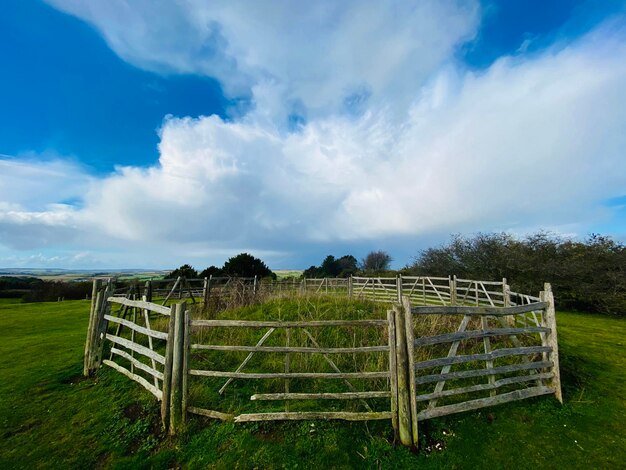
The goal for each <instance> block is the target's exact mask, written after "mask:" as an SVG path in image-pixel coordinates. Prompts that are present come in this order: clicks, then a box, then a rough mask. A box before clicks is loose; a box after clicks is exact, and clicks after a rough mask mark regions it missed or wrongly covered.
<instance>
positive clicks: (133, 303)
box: [107, 297, 170, 316]
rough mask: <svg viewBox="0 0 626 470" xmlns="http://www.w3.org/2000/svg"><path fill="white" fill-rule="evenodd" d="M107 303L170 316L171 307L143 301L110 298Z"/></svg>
mask: <svg viewBox="0 0 626 470" xmlns="http://www.w3.org/2000/svg"><path fill="white" fill-rule="evenodd" d="M107 301H109V302H113V303H115V304H121V305H126V306H127V307H137V308H142V309H145V310H150V311H151V312H156V313H160V314H161V315H168V316H169V315H170V308H169V307H164V306H163V305H158V304H153V303H151V302H144V301H143V300H130V299H127V298H125V297H109V298H108V299H107Z"/></svg>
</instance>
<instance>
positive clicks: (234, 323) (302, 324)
mask: <svg viewBox="0 0 626 470" xmlns="http://www.w3.org/2000/svg"><path fill="white" fill-rule="evenodd" d="M386 324H387V320H319V321H252V320H192V322H191V326H196V327H211V326H213V327H247V328H309V327H325V326H384V325H386Z"/></svg>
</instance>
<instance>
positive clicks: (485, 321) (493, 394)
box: [480, 299, 496, 397]
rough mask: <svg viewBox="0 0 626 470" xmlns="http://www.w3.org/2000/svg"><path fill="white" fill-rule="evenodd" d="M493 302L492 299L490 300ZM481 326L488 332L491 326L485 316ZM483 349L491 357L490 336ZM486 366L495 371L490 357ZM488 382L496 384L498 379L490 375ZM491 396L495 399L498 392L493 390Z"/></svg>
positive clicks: (485, 340)
mask: <svg viewBox="0 0 626 470" xmlns="http://www.w3.org/2000/svg"><path fill="white" fill-rule="evenodd" d="M490 300H491V299H490ZM480 324H481V327H482V329H483V330H487V329H488V327H489V325H488V324H487V317H485V316H483V317H481V318H480ZM483 349H484V351H485V355H486V356H489V355H490V353H491V341H490V340H489V337H488V336H485V337H484V338H483ZM485 366H486V367H487V369H493V359H491V358H490V357H488V358H487V359H486V360H485ZM487 380H488V381H489V384H494V383H495V382H496V378H495V376H494V375H493V374H492V375H489V376H488V378H487ZM489 394H490V395H491V396H492V397H493V396H495V394H496V390H495V389H492V390H491V391H490V392H489Z"/></svg>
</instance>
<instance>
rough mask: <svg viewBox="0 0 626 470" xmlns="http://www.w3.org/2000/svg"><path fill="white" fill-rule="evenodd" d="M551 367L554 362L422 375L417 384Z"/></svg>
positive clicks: (417, 379) (417, 378)
mask: <svg viewBox="0 0 626 470" xmlns="http://www.w3.org/2000/svg"><path fill="white" fill-rule="evenodd" d="M551 366H552V362H550V361H541V362H539V361H538V362H528V363H525V364H513V365H510V366H500V367H494V368H493V369H472V370H460V371H457V372H448V373H447V374H432V375H422V376H420V377H416V378H415V382H416V383H418V384H426V383H431V382H438V381H440V380H458V379H468V378H471V377H484V376H486V375H497V374H507V373H510V372H519V371H523V370H533V369H545V368H548V367H551Z"/></svg>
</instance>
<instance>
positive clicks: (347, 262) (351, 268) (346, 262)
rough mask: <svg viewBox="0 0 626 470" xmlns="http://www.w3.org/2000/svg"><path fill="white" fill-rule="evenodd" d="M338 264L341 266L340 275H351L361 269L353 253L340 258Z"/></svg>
mask: <svg viewBox="0 0 626 470" xmlns="http://www.w3.org/2000/svg"><path fill="white" fill-rule="evenodd" d="M337 266H338V268H339V269H338V271H339V274H338V276H339V277H350V276H352V275H353V274H355V273H356V272H357V271H358V270H359V267H358V261H357V260H356V258H355V257H354V256H352V255H345V256H342V257H341V258H339V259H338V260H337Z"/></svg>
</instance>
